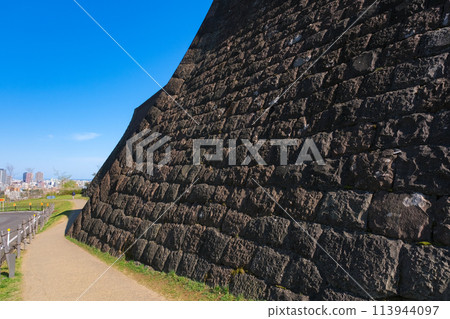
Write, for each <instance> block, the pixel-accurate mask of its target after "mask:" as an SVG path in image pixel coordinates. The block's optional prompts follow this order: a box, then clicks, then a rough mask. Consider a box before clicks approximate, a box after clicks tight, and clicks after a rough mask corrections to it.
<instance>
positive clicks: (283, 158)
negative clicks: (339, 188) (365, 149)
mask: <svg viewBox="0 0 450 319" xmlns="http://www.w3.org/2000/svg"><path fill="white" fill-rule="evenodd" d="M236 142H237V140H236V139H230V140H228V165H230V166H235V165H241V166H247V165H248V164H249V163H250V162H251V160H252V158H253V159H254V160H255V161H256V163H257V164H258V165H267V163H266V162H265V160H264V159H263V158H262V157H261V155H260V154H259V152H258V151H259V149H260V148H261V147H262V146H263V145H264V144H265V143H266V142H267V140H264V139H263V140H258V141H256V142H255V143H254V144H252V142H250V141H249V140H247V139H242V140H241V142H242V145H244V146H245V148H246V152H247V154H248V155H246V157H245V158H244V160H243V161H242V162H241V163H240V164H238V163H237V158H236V157H237V156H236ZM268 142H269V144H270V146H274V147H279V148H280V158H279V159H280V162H279V165H288V155H289V154H288V152H289V150H288V147H289V146H298V145H299V140H297V139H274V140H269V141H268ZM223 145H224V142H223V140H222V139H195V140H194V143H193V148H194V150H193V164H194V165H200V164H201V154H202V153H201V148H202V147H215V153H214V154H210V153H206V154H203V157H204V159H205V160H206V161H223V158H224V150H223ZM313 157H314V159H313ZM312 161H315V162H316V163H317V164H318V165H325V161H324V160H323V158H322V156H321V155H320V152H319V150H318V148H317V146H316V143H314V141H313V140H312V139H310V138H307V139H306V140H305V142H304V143H303V146H302V148H301V149H300V153H299V154H298V156H297V160H296V161H295V165H302V164H304V163H305V162H312Z"/></svg>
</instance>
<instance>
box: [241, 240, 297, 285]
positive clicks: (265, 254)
mask: <svg viewBox="0 0 450 319" xmlns="http://www.w3.org/2000/svg"><path fill="white" fill-rule="evenodd" d="M288 262H289V257H288V256H285V255H281V254H279V253H277V252H276V251H275V250H273V249H271V248H268V247H261V248H259V249H258V250H257V251H256V252H255V256H254V257H253V261H252V263H251V265H250V271H251V272H252V273H253V274H255V275H256V276H258V277H259V276H260V277H265V278H266V281H267V282H269V283H271V284H275V285H276V284H281V278H282V277H283V271H284V269H285V267H286V265H287V263H288Z"/></svg>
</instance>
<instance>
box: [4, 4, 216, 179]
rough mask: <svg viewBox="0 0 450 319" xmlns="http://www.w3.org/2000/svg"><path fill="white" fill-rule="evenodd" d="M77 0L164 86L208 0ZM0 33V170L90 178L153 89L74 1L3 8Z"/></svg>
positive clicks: (12, 5)
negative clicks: (0, 33) (1, 46)
mask: <svg viewBox="0 0 450 319" xmlns="http://www.w3.org/2000/svg"><path fill="white" fill-rule="evenodd" d="M79 2H80V4H81V5H83V6H84V7H85V9H86V10H88V11H89V12H90V13H91V14H92V16H93V17H95V19H96V20H97V21H98V22H99V23H101V24H102V26H103V27H104V28H105V29H106V30H107V31H108V32H109V33H110V34H111V35H112V36H113V37H115V38H116V40H117V41H118V42H119V43H120V44H121V45H122V46H123V47H124V48H125V49H126V50H127V51H128V52H129V53H130V54H131V55H132V56H133V57H134V58H135V59H136V60H137V61H138V62H139V63H140V64H141V65H142V66H143V67H144V68H145V69H146V70H147V71H148V72H149V73H150V74H151V75H152V76H153V77H154V78H155V79H156V80H157V81H158V82H159V83H160V84H161V85H165V84H166V83H167V82H168V80H169V79H170V77H171V76H172V74H173V72H174V71H175V68H176V67H177V66H178V64H179V62H180V61H181V59H182V58H183V56H184V54H185V52H186V51H187V49H188V47H189V45H190V44H191V42H192V40H193V39H194V37H195V34H196V32H197V30H198V28H199V27H200V25H201V23H202V21H203V19H204V17H205V15H206V13H207V11H208V9H209V7H210V5H211V3H212V0H202V1H194V2H186V1H170V2H167V1H166V2H164V1H162V2H160V1H158V2H155V1H135V2H133V5H130V3H129V2H127V1H124V0H118V1H113V2H110V1H109V2H104V1H86V0H81V1H79ZM0 27H1V28H2V29H3V30H8V32H4V34H3V38H2V43H4V45H5V48H4V49H3V50H0V68H1V70H2V72H0V105H2V119H3V120H2V125H1V126H0V136H2V141H1V145H0V147H1V156H0V167H4V168H6V165H7V164H8V163H11V164H12V165H14V174H13V176H14V178H15V179H20V177H21V175H22V174H23V172H25V171H26V170H27V168H29V167H32V168H34V169H35V171H37V170H39V171H41V172H43V173H44V176H45V177H48V178H51V177H56V174H55V172H56V171H59V172H65V173H66V174H69V175H71V176H72V178H73V179H90V178H92V174H93V173H96V172H97V171H98V169H99V167H100V166H101V165H102V164H103V163H104V162H105V160H106V159H107V157H108V156H109V154H110V153H111V151H112V150H113V149H114V147H115V146H116V144H117V142H118V141H119V140H120V138H121V137H122V134H123V133H124V132H125V130H126V128H127V126H128V123H129V121H130V119H131V117H132V115H133V111H134V109H135V108H136V107H138V106H139V105H140V104H142V103H143V102H144V101H146V100H147V99H148V98H150V97H151V96H152V95H153V94H154V93H155V92H157V91H159V90H160V88H159V87H158V86H157V85H156V84H155V83H154V82H153V81H152V80H151V79H150V78H149V77H148V76H147V75H146V74H145V73H144V72H143V71H142V70H141V69H139V67H137V66H136V65H135V64H134V63H133V61H131V60H130V59H129V57H127V56H126V54H125V53H124V52H123V51H121V50H120V48H118V47H117V45H116V44H115V43H114V42H113V41H112V40H111V39H110V38H108V36H107V35H106V34H105V33H104V32H103V31H102V30H101V29H100V28H98V26H97V25H95V23H93V22H92V20H90V19H89V17H87V16H86V14H85V13H84V12H83V11H82V10H80V8H79V7H78V6H77V5H76V4H75V3H74V2H72V1H54V2H52V10H48V6H43V5H42V4H41V3H39V2H36V1H22V2H21V1H19V2H18V1H13V2H5V3H3V7H2V10H1V11H0ZM30 48H32V49H30Z"/></svg>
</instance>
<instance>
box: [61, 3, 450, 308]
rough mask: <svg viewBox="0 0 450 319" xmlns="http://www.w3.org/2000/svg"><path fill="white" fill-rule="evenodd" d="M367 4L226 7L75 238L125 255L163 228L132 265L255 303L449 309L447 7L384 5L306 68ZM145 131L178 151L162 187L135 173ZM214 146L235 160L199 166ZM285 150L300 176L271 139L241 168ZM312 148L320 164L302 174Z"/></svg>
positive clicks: (138, 124) (157, 175)
mask: <svg viewBox="0 0 450 319" xmlns="http://www.w3.org/2000/svg"><path fill="white" fill-rule="evenodd" d="M370 4H371V3H370ZM368 5H369V3H368V2H367V1H348V0H333V1H331V0H324V1H298V0H287V1H281V0H251V1H238V0H229V1H224V0H215V1H214V2H213V4H212V6H211V8H210V10H209V12H208V15H207V16H206V18H205V20H204V22H203V24H202V26H201V28H200V29H199V31H198V33H197V35H196V37H195V39H194V40H193V42H192V44H191V46H190V48H189V50H188V51H187V52H186V54H185V56H184V58H183V60H182V61H181V63H180V65H179V66H178V68H177V70H176V71H175V73H174V75H173V77H172V79H171V80H170V81H169V82H168V84H167V85H166V87H165V90H166V91H167V92H168V93H170V94H171V95H172V98H173V99H175V100H176V101H177V103H175V102H174V101H173V99H172V98H171V97H169V96H167V94H166V93H165V92H164V91H162V90H161V91H159V92H157V93H156V94H155V95H154V96H152V97H151V98H150V99H148V100H147V101H146V102H144V103H143V104H142V105H141V106H140V107H138V108H137V109H136V110H135V112H134V115H133V118H132V120H131V123H130V125H129V127H128V128H127V130H126V132H125V133H124V135H123V137H122V139H121V140H120V141H119V143H118V144H117V146H116V147H115V149H114V150H113V151H112V153H111V155H110V156H109V158H108V159H107V160H106V162H105V163H104V165H103V166H102V168H101V169H100V170H99V172H98V173H97V175H96V177H95V178H94V180H93V181H92V183H91V184H90V187H89V190H88V195H89V202H88V204H87V205H86V206H85V208H84V210H83V212H82V214H80V215H79V217H78V218H77V219H76V221H75V222H74V224H73V226H72V228H71V229H70V230H69V234H70V235H71V236H73V237H74V238H76V239H78V240H80V241H82V242H84V243H87V244H89V245H92V246H94V247H97V248H99V249H102V250H103V251H106V252H109V253H111V254H113V255H119V254H120V253H121V252H123V251H125V250H126V249H127V248H128V247H129V245H131V244H132V243H133V242H134V240H135V238H139V236H140V235H141V234H142V233H143V232H144V231H145V230H146V229H147V228H148V227H150V226H151V225H152V224H153V223H154V222H155V221H156V223H155V224H154V225H153V226H151V227H150V229H149V230H148V231H147V233H146V234H145V235H144V236H142V237H141V238H140V240H139V241H138V242H137V243H136V245H135V246H134V247H132V249H131V250H129V251H128V252H127V258H133V259H135V260H137V261H139V262H141V263H143V264H145V265H148V266H151V267H153V268H155V269H157V270H160V271H175V272H176V273H177V274H179V275H181V276H187V277H189V278H192V279H194V280H197V281H201V282H206V283H207V284H208V285H211V286H216V285H220V286H227V285H228V286H229V287H230V290H231V292H232V293H234V294H243V295H244V296H245V297H248V298H252V299H276V300H358V299H370V298H371V297H373V298H376V299H427V300H428V299H432V300H442V299H449V296H448V278H449V263H448V249H449V247H450V239H449V238H450V212H449V200H448V198H449V194H450V173H449V172H450V152H449V151H450V138H449V137H450V134H448V132H449V129H448V128H449V125H450V115H449V114H450V112H449V109H450V94H449V93H450V80H449V78H450V76H449V74H450V73H449V72H450V71H449V65H450V54H449V52H450V47H449V36H448V34H449V26H448V18H449V8H450V7H449V5H448V1H444V0H433V1H426V0H414V1H406V0H392V1H390V0H389V1H387V0H386V1H379V2H377V3H376V4H375V5H374V7H373V8H372V9H371V10H369V11H368V12H367V13H366V14H365V15H364V16H363V17H362V18H361V19H359V20H358V21H357V22H356V23H355V25H354V26H353V27H352V28H351V29H350V30H349V31H348V32H347V33H346V34H344V36H343V37H342V38H340V39H339V41H337V42H336V43H335V44H334V46H333V47H332V48H331V49H330V50H328V51H327V52H326V54H325V55H324V56H322V57H321V58H320V59H319V60H317V62H316V63H315V64H314V65H312V63H313V62H314V61H315V60H316V59H317V57H319V56H320V54H321V53H322V52H325V51H326V50H327V48H328V47H329V45H330V44H331V43H332V42H333V41H334V40H336V39H337V38H338V37H339V36H340V35H341V34H342V32H343V31H344V30H345V29H346V27H348V26H349V23H351V21H355V20H356V17H357V16H358V15H359V14H360V13H361V12H363V10H365V8H367V6H368ZM305 71H306V73H304V72H305ZM300 76H302V78H300V79H299V80H298V81H295V80H296V79H297V78H298V77H300ZM287 88H289V90H287V91H285V90H286V89H287ZM283 92H284V93H283ZM281 93H283V95H282V96H281V97H279V95H280V94H281ZM277 97H279V98H277ZM180 106H182V107H180ZM144 129H151V130H152V131H153V132H158V133H160V134H162V136H169V137H170V138H171V139H170V141H169V142H168V143H167V144H165V145H164V147H161V148H159V149H157V150H156V151H155V153H154V157H155V161H157V162H158V161H159V160H161V159H162V158H163V156H164V152H165V147H166V146H170V147H171V160H170V161H169V163H167V165H165V166H161V167H155V169H154V174H153V175H151V176H150V175H148V174H147V172H146V171H140V170H138V169H137V167H136V165H135V164H133V165H132V166H127V152H126V141H127V140H128V139H130V138H131V137H133V136H136V134H138V133H139V132H142V131H143V130H144ZM143 138H145V137H142V138H141V139H138V140H137V141H136V142H137V143H138V142H140V141H141V140H142V139H143ZM218 138H223V139H225V141H224V148H225V151H224V161H223V162H213V161H207V160H206V159H205V158H204V157H203V156H202V158H201V165H193V162H192V155H193V154H192V152H193V151H192V144H193V142H192V140H193V139H218ZM230 138H233V139H234V138H235V139H237V147H236V163H237V165H234V166H230V165H228V160H229V156H228V155H229V151H230V145H229V144H228V140H229V139H230ZM283 138H293V139H294V138H295V139H298V145H292V146H289V147H288V156H287V164H288V165H280V161H279V157H280V154H281V151H280V147H278V146H277V147H272V146H270V143H269V141H267V142H266V143H265V144H264V145H263V146H262V147H261V148H260V149H259V154H260V155H261V157H262V158H263V160H264V161H265V162H266V163H267V165H266V166H262V165H257V163H256V162H255V160H253V157H252V156H250V157H249V159H250V161H249V165H248V166H244V165H240V164H241V163H242V162H243V161H244V160H245V159H246V157H247V155H249V153H248V151H247V148H246V147H245V146H244V145H243V144H242V139H247V140H249V141H250V142H251V143H252V144H254V143H256V141H257V140H263V139H266V140H274V139H283ZM306 138H311V139H313V141H314V142H315V143H316V145H317V147H318V150H319V153H320V154H321V156H322V157H323V158H324V161H325V165H323V166H321V165H317V163H311V162H308V161H305V162H304V164H303V165H294V163H295V161H296V160H297V158H298V154H299V153H300V149H301V145H302V144H303V143H304V141H305V140H306ZM134 151H135V146H134V147H133V148H132V153H133V154H132V158H133V159H134V160H136V158H135V155H134ZM210 151H212V150H211V149H208V148H205V149H203V148H202V154H203V152H210ZM210 154H211V153H210ZM194 181H196V183H195V185H194V186H193V187H191V188H190V186H191V184H192V183H193V182H194ZM258 184H260V185H261V186H263V187H264V189H263V188H261V187H259V185H258ZM268 194H270V196H269V195H268ZM275 201H277V202H278V203H279V205H280V206H281V207H282V208H280V207H279V206H278V205H277V204H276V203H275ZM292 218H293V219H294V220H295V221H294V220H292ZM305 231H306V232H305ZM417 245H428V246H426V247H423V246H417ZM335 261H337V262H338V263H339V265H340V266H341V267H342V268H341V267H339V266H337V264H336V263H335ZM430 261H431V262H430ZM297 274H301V276H298V275H297ZM349 275H351V277H352V278H353V279H352V278H350V277H349Z"/></svg>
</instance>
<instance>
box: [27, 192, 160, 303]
mask: <svg viewBox="0 0 450 319" xmlns="http://www.w3.org/2000/svg"><path fill="white" fill-rule="evenodd" d="M84 204H85V201H84V200H74V208H75V209H76V210H80V209H81V208H82V207H83V206H84ZM76 212H77V211H74V213H76ZM78 212H79V211H78ZM66 224H67V218H63V219H62V220H61V221H58V222H57V224H56V225H53V226H52V227H50V228H49V229H47V230H46V231H45V232H43V233H41V234H39V235H37V236H36V238H35V239H34V240H33V241H32V243H31V245H30V246H28V249H27V251H26V252H25V254H24V257H23V262H22V273H23V300H27V301H28V300H76V299H77V298H78V296H80V295H81V293H82V292H83V291H84V290H85V289H86V288H87V287H88V286H89V285H90V284H91V283H92V282H93V281H94V280H95V279H96V278H97V277H98V276H99V275H100V274H101V273H103V272H104V271H105V269H106V268H107V265H106V264H105V263H103V262H102V261H100V260H98V259H97V258H95V257H94V256H92V255H90V254H89V253H88V252H86V251H84V250H83V249H81V248H80V247H78V246H77V245H75V244H73V243H71V242H70V241H68V240H67V239H66V238H65V237H64V231H65V228H66ZM81 300H164V298H163V297H162V296H160V295H158V294H157V293H155V292H153V291H151V290H149V289H147V288H146V287H144V286H142V285H140V284H138V283H137V282H136V281H134V280H133V279H131V278H129V277H127V276H125V275H124V274H122V273H121V272H119V271H118V270H116V269H113V268H111V269H110V270H109V271H108V272H107V273H106V274H105V275H104V276H103V277H102V278H101V279H100V280H99V281H98V282H97V283H96V284H95V285H94V286H93V287H92V288H91V289H90V290H89V291H88V292H87V293H86V294H85V295H84V296H83V297H82V298H81Z"/></svg>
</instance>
